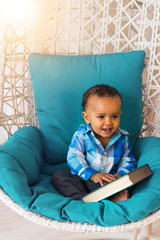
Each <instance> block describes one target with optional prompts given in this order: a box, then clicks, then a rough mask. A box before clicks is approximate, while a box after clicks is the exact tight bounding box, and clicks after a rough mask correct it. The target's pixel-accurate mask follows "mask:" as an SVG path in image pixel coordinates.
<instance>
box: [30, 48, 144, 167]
mask: <svg viewBox="0 0 160 240" xmlns="http://www.w3.org/2000/svg"><path fill="white" fill-rule="evenodd" d="M144 58H145V52H144V51H131V52H125V53H115V54H102V55H84V56H60V55H44V54H42V55H41V54H32V55H30V56H29V66H30V72H31V77H32V81H33V89H34V96H35V103H36V109H37V114H38V120H39V125H40V129H41V132H42V134H43V138H44V144H45V149H46V156H45V158H46V160H47V161H48V162H51V163H59V162H64V161H66V154H67V151H68V146H69V144H70V142H71V137H72V135H73V133H74V132H75V131H76V130H77V128H78V127H79V125H80V124H82V123H83V120H82V107H81V102H82V95H83V93H84V92H85V91H86V90H87V89H88V88H90V87H92V86H93V85H96V84H103V83H105V84H108V85H111V86H113V87H115V88H116V89H117V90H118V91H119V92H120V94H121V95H122V114H121V121H120V127H121V128H123V129H125V130H127V131H128V132H129V138H130V139H131V141H132V143H133V144H134V142H135V140H136V138H137V136H138V135H139V133H140V130H141V127H142V72H143V68H144Z"/></svg>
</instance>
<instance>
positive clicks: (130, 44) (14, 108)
mask: <svg viewBox="0 0 160 240" xmlns="http://www.w3.org/2000/svg"><path fill="white" fill-rule="evenodd" d="M32 2H33V4H32V7H33V9H32V10H33V11H32V13H33V18H31V17H28V18H27V19H24V21H19V22H18V21H17V22H14V21H12V22H9V21H7V20H6V18H5V16H4V15H3V14H0V18H1V19H0V31H1V36H0V52H1V54H0V62H1V65H0V83H1V88H0V103H1V104H0V122H1V126H0V135H1V139H0V144H1V143H3V142H4V141H5V140H6V139H7V138H8V137H10V136H11V135H12V134H13V133H14V132H15V130H17V129H18V128H21V127H23V126H26V125H38V122H37V117H36V111H35V105H34V97H33V91H32V82H31V78H30V74H29V67H28V55H29V54H31V53H33V52H36V53H47V54H56V55H57V54H58V55H59V54H62V55H78V54H80V55H86V54H104V53H112V52H124V51H130V50H144V51H145V52H146V68H145V71H144V74H143V105H144V108H143V127H142V135H143V136H144V135H157V136H158V135H159V133H160V123H159V122H160V117H159V116H160V114H159V108H160V107H159V106H160V104H159V101H160V100H159V99H160V98H159V95H160V94H159V93H160V87H159V79H160V73H159V63H160V54H159V52H160V51H159V50H160V47H159V39H160V29H159V11H160V1H158V0H156V1H155V0H151V1H141V0H138V1H135V0H131V1H124V0H119V1H106V0H104V1H101V0H91V1H89V2H87V1H81V0H77V1H71V0H66V1H61V0H56V1H54V4H53V1H49V0H46V1H43V0H40V1H36V0H33V1H32ZM1 4H3V3H1ZM1 10H2V11H3V7H1V6H0V11H1Z"/></svg>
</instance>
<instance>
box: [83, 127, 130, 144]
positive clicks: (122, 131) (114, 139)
mask: <svg viewBox="0 0 160 240" xmlns="http://www.w3.org/2000/svg"><path fill="white" fill-rule="evenodd" d="M84 126H85V130H84V133H88V132H91V134H92V135H93V136H94V137H95V134H94V132H93V130H92V128H91V125H90V124H87V123H84ZM122 134H123V135H128V132H127V131H125V130H123V129H121V128H119V129H118V130H117V132H116V133H115V134H114V136H113V137H112V139H111V140H110V142H109V144H108V146H107V148H108V147H109V146H111V145H112V144H114V143H115V142H116V141H117V140H118V139H119V138H120V137H121V135H122Z"/></svg>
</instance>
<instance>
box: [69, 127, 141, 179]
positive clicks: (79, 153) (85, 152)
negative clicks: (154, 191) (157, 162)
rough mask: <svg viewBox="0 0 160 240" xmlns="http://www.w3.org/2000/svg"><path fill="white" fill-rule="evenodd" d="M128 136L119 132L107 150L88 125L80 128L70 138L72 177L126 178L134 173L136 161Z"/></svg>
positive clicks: (121, 131) (119, 130) (122, 131)
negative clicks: (99, 174)
mask: <svg viewBox="0 0 160 240" xmlns="http://www.w3.org/2000/svg"><path fill="white" fill-rule="evenodd" d="M127 135H128V133H127V132H126V131H124V130H122V129H118V131H117V132H116V133H115V135H114V136H113V138H112V139H111V140H110V142H109V144H108V146H107V147H106V149H104V148H103V146H102V145H101V143H100V141H99V140H98V139H97V138H96V137H95V135H94V133H93V131H92V128H91V126H90V125H89V124H86V123H84V124H82V125H80V127H79V128H78V130H77V131H76V132H75V134H74V135H73V138H72V141H71V144H70V146H69V151H68V155H67V163H68V165H69V167H70V168H71V172H72V174H74V175H79V176H80V177H81V178H83V179H84V180H89V178H90V177H91V176H92V175H93V174H94V173H97V172H105V173H110V174H115V173H119V174H122V175H125V174H127V173H129V172H130V171H132V170H134V169H135V166H136V163H137V162H136V160H135V158H134V156H133V154H132V146H131V143H130V141H129V139H128V136H127Z"/></svg>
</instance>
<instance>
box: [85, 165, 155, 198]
mask: <svg viewBox="0 0 160 240" xmlns="http://www.w3.org/2000/svg"><path fill="white" fill-rule="evenodd" d="M151 175H152V171H151V169H150V167H149V165H148V164H145V165H143V166H142V167H139V168H137V169H135V170H133V171H132V172H130V173H128V174H126V175H124V176H121V177H119V178H117V179H115V180H113V181H112V182H110V183H107V184H105V185H104V186H102V187H99V188H97V189H96V190H94V191H92V192H90V193H88V194H87V195H85V196H84V197H83V198H82V200H83V201H84V202H98V201H100V200H102V199H104V198H107V197H110V196H112V195H114V194H115V193H118V192H120V191H122V190H124V189H126V188H128V187H131V186H132V185H135V184H136V183H138V182H140V181H142V180H143V179H145V178H147V177H149V176H151Z"/></svg>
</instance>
